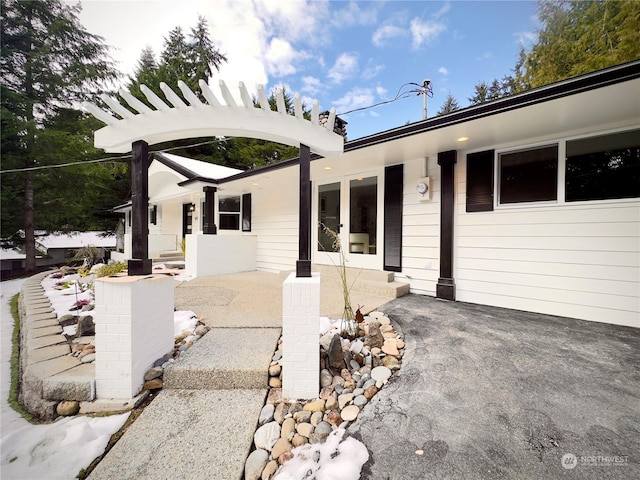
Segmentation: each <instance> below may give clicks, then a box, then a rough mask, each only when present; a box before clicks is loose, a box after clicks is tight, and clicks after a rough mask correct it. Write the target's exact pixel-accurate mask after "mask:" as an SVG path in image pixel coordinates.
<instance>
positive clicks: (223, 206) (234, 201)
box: [218, 197, 240, 213]
mask: <svg viewBox="0 0 640 480" xmlns="http://www.w3.org/2000/svg"><path fill="white" fill-rule="evenodd" d="M218 208H219V211H221V212H238V213H240V197H220V200H219V201H218Z"/></svg>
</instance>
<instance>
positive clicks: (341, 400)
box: [338, 393, 353, 410]
mask: <svg viewBox="0 0 640 480" xmlns="http://www.w3.org/2000/svg"><path fill="white" fill-rule="evenodd" d="M351 400H353V393H343V394H342V395H338V408H340V410H342V409H343V408H344V407H345V406H346V405H347V404H348V403H349V402H350V401H351Z"/></svg>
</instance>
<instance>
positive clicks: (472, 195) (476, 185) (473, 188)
mask: <svg viewBox="0 0 640 480" xmlns="http://www.w3.org/2000/svg"><path fill="white" fill-rule="evenodd" d="M493 159H494V150H487V151H484V152H477V153H470V154H469V155H467V212H490V211H492V210H493Z"/></svg>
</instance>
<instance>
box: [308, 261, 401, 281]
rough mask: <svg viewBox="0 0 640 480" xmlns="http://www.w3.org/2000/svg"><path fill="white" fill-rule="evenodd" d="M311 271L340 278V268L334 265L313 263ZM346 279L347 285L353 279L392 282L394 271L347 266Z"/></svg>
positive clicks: (327, 276) (328, 276)
mask: <svg viewBox="0 0 640 480" xmlns="http://www.w3.org/2000/svg"><path fill="white" fill-rule="evenodd" d="M311 271H312V272H320V275H321V277H326V278H338V279H339V278H340V275H341V270H340V268H339V267H338V266H335V265H318V264H313V265H312V266H311ZM346 272H347V281H348V283H349V285H351V284H352V283H353V281H354V280H355V279H357V280H358V281H360V280H363V281H371V282H393V280H394V273H393V272H386V271H384V270H368V269H363V268H351V267H347V269H346Z"/></svg>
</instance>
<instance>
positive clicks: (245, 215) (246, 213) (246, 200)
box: [242, 193, 251, 232]
mask: <svg viewBox="0 0 640 480" xmlns="http://www.w3.org/2000/svg"><path fill="white" fill-rule="evenodd" d="M242 231H243V232H250V231H251V194H250V193H245V194H244V195H242Z"/></svg>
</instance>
